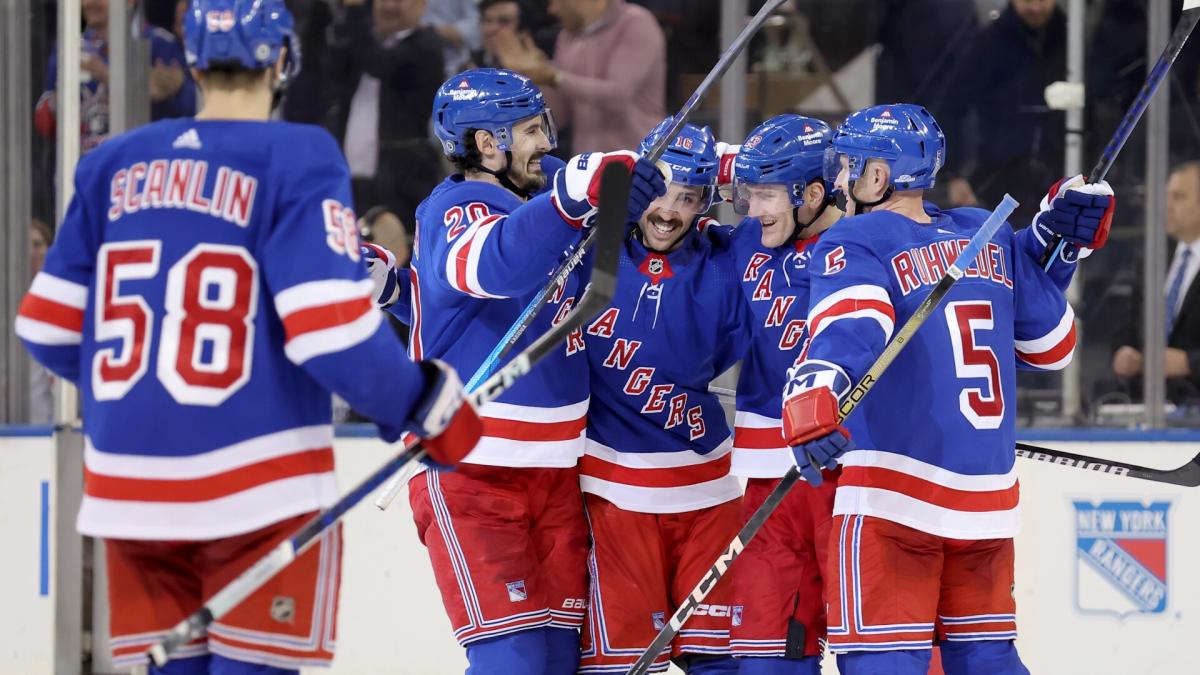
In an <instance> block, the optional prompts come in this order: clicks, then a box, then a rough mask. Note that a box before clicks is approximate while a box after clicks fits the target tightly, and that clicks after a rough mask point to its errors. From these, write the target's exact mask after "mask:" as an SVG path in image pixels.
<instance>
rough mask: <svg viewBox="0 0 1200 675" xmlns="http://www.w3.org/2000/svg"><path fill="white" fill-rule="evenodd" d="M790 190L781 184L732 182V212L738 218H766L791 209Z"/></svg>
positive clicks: (735, 179)
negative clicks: (734, 212) (735, 213)
mask: <svg viewBox="0 0 1200 675" xmlns="http://www.w3.org/2000/svg"><path fill="white" fill-rule="evenodd" d="M793 206H794V205H793V203H792V194H791V189H790V188H789V187H788V186H787V185H784V184H783V183H763V184H760V183H747V182H745V181H743V180H738V179H737V178H736V177H735V178H734V180H733V210H734V211H736V212H737V214H738V215H739V216H752V217H758V216H767V215H776V214H783V213H787V212H788V211H790V210H791V209H792V208H793Z"/></svg>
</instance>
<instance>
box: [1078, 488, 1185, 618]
mask: <svg viewBox="0 0 1200 675" xmlns="http://www.w3.org/2000/svg"><path fill="white" fill-rule="evenodd" d="M1170 507H1171V502H1169V501H1164V502H1153V503H1150V504H1143V503H1141V502H1134V501H1129V502H1117V501H1111V502H1108V501H1106V502H1100V503H1098V504H1095V503H1092V502H1089V501H1076V502H1075V547H1076V569H1075V580H1076V582H1075V604H1076V606H1077V607H1078V608H1079V610H1080V611H1083V612H1096V613H1107V614H1116V615H1117V616H1121V617H1124V616H1129V615H1131V614H1162V613H1163V612H1165V611H1166V609H1167V602H1168V592H1167V591H1168V584H1167V538H1168V529H1167V511H1168V509H1170Z"/></svg>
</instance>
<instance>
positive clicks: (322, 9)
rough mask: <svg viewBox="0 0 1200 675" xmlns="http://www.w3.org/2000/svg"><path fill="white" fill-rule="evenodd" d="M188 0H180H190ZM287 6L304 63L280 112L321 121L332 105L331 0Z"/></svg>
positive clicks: (291, 0)
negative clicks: (328, 95) (328, 96)
mask: <svg viewBox="0 0 1200 675" xmlns="http://www.w3.org/2000/svg"><path fill="white" fill-rule="evenodd" d="M187 1H188V0H180V2H187ZM286 2H287V7H288V10H289V11H290V12H291V13H292V16H294V17H295V18H296V25H295V27H294V30H295V31H296V38H297V39H298V40H299V41H300V54H301V56H302V57H303V64H302V65H303V67H302V68H301V69H300V73H299V74H298V75H296V76H295V77H293V78H292V79H291V81H289V82H288V86H287V91H286V92H284V95H283V102H282V103H280V109H281V110H280V113H281V116H282V117H283V119H285V120H287V121H288V122H302V123H304V124H321V123H322V122H324V121H325V113H326V112H327V111H328V108H329V106H328V105H327V104H326V102H325V95H324V94H325V89H326V85H325V75H326V73H325V72H324V70H323V69H322V68H321V64H323V63H325V50H326V48H327V45H326V42H327V41H326V32H327V30H326V29H327V28H328V27H329V24H330V23H332V22H333V11H332V10H331V9H330V6H329V4H330V3H329V0H286Z"/></svg>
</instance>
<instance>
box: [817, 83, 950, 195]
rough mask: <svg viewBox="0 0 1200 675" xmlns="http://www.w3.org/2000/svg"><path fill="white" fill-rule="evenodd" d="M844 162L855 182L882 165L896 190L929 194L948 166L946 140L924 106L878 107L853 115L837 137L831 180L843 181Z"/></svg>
mask: <svg viewBox="0 0 1200 675" xmlns="http://www.w3.org/2000/svg"><path fill="white" fill-rule="evenodd" d="M843 157H845V158H846V166H847V168H848V169H849V171H850V181H852V182H853V181H856V180H858V179H859V177H860V176H862V170H863V167H864V166H866V164H867V160H870V159H882V160H884V161H886V162H887V164H888V167H889V168H890V169H891V187H892V188H894V189H896V190H923V189H928V188H931V187H933V185H934V176H936V175H937V172H938V169H940V168H942V164H944V163H945V161H946V137H945V135H943V134H942V129H941V127H939V126H938V123H937V121H936V120H934V119H933V115H931V114H929V111H928V110H926V109H925V108H923V107H921V106H919V105H914V104H912V103H895V104H891V105H876V106H871V107H870V108H863V109H862V110H859V111H858V112H856V113H854V114H852V115H850V116H849V117H847V118H846V121H845V122H842V124H841V126H839V127H838V128H837V131H835V132H834V135H833V144H832V145H831V146H830V148H829V149H828V150H827V151H826V161H825V179H826V180H829V181H833V180H835V179H836V178H837V175H838V173H839V172H840V171H841V169H842V158H843Z"/></svg>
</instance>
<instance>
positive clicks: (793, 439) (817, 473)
mask: <svg viewBox="0 0 1200 675" xmlns="http://www.w3.org/2000/svg"><path fill="white" fill-rule="evenodd" d="M783 439H784V440H785V441H787V444H788V445H790V446H791V447H792V458H793V459H794V460H795V461H796V467H797V468H798V469H800V475H802V476H804V480H806V481H808V484H809V485H812V486H813V487H816V486H818V485H820V484H821V482H822V478H821V468H822V467H824V468H826V469H831V470H832V469H835V468H837V464H838V458H840V457H841V456H842V455H844V454H846V452H847V451H849V450H853V449H854V447H855V445H854V441H852V440H850V432H849V431H847V430H846V428H845V427H843V426H842V425H841V424H840V423H839V422H838V400H837V397H836V396H834V395H833V392H832V391H830V390H829V388H828V387H817V388H815V389H809V390H807V391H804V392H802V393H800V394H797V395H796V396H792V397H791V398H788V399H787V400H786V401H784V403H783Z"/></svg>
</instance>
